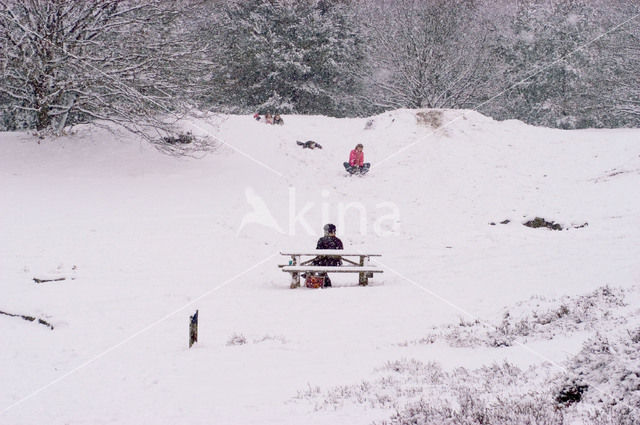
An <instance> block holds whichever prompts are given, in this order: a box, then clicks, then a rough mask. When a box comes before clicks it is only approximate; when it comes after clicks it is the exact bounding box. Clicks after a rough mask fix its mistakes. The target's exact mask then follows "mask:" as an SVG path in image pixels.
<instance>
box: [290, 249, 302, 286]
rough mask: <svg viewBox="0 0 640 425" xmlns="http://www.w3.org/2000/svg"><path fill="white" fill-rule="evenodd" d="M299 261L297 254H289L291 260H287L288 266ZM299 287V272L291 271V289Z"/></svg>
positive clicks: (294, 264)
mask: <svg viewBox="0 0 640 425" xmlns="http://www.w3.org/2000/svg"><path fill="white" fill-rule="evenodd" d="M299 262H300V259H299V256H298V255H292V256H291V261H289V265H290V266H297V265H298V263H299ZM299 287H300V273H298V272H292V273H291V286H290V288H291V289H295V288H299Z"/></svg>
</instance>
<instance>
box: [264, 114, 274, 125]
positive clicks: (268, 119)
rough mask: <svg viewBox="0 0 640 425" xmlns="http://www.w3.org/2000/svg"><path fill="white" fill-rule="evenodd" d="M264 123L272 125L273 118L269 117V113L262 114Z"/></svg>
mask: <svg viewBox="0 0 640 425" xmlns="http://www.w3.org/2000/svg"><path fill="white" fill-rule="evenodd" d="M264 123H265V124H273V117H272V116H271V113H269V112H267V113H266V114H264Z"/></svg>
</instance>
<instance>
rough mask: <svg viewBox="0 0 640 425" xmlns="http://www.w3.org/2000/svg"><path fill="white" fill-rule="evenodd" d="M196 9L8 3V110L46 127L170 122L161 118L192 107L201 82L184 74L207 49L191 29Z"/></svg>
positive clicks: (0, 66)
mask: <svg viewBox="0 0 640 425" xmlns="http://www.w3.org/2000/svg"><path fill="white" fill-rule="evenodd" d="M189 10H190V7H189V5H188V2H173V1H162V0H150V1H144V2H139V1H134V0H95V1H86V2H85V1H64V0H18V1H14V0H0V46H1V50H0V52H1V53H0V74H1V76H2V78H0V93H2V96H3V99H4V104H3V108H2V109H3V111H2V112H3V114H4V115H13V116H23V117H26V124H27V125H28V126H33V127H35V128H37V129H38V130H43V129H47V128H53V129H54V130H56V131H60V130H62V129H63V128H64V126H65V125H67V124H71V123H78V122H85V121H88V120H94V119H101V120H109V121H113V122H117V123H119V124H121V125H124V126H127V127H128V128H130V129H133V130H135V131H140V132H142V133H145V134H149V130H154V129H158V128H162V127H163V126H164V124H163V121H162V120H160V119H159V115H158V114H159V113H160V114H167V113H175V112H178V111H181V110H183V109H184V103H183V102H182V100H183V99H186V98H187V97H188V96H189V94H190V89H193V88H196V86H195V85H194V86H190V84H189V83H190V81H187V80H185V78H184V76H185V75H188V74H189V72H186V70H185V68H188V67H193V66H194V64H196V63H197V61H194V55H197V53H198V49H196V48H194V44H193V40H192V39H190V35H189V34H188V33H185V32H184V28H185V27H186V26H185V25H184V21H183V20H185V19H187V18H188V16H189V13H188V12H189ZM25 114H26V115H25ZM5 121H7V120H6V119H5ZM14 121H15V120H14Z"/></svg>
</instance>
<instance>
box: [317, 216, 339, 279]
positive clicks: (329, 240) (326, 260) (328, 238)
mask: <svg viewBox="0 0 640 425" xmlns="http://www.w3.org/2000/svg"><path fill="white" fill-rule="evenodd" d="M323 230H324V236H323V237H321V238H320V239H318V243H317V245H316V249H343V246H342V241H341V240H340V239H338V237H337V236H336V226H335V225H333V224H331V223H328V224H325V225H324V227H323ZM313 265H314V266H330V267H336V266H341V265H342V260H341V259H340V258H334V257H331V256H324V255H321V256H318V257H316V258H314V259H313ZM319 276H324V286H325V288H327V287H329V286H331V279H329V276H327V274H326V273H319Z"/></svg>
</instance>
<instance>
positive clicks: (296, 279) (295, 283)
mask: <svg viewBox="0 0 640 425" xmlns="http://www.w3.org/2000/svg"><path fill="white" fill-rule="evenodd" d="M299 287H300V273H298V272H291V286H290V288H291V289H295V288H299Z"/></svg>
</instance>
